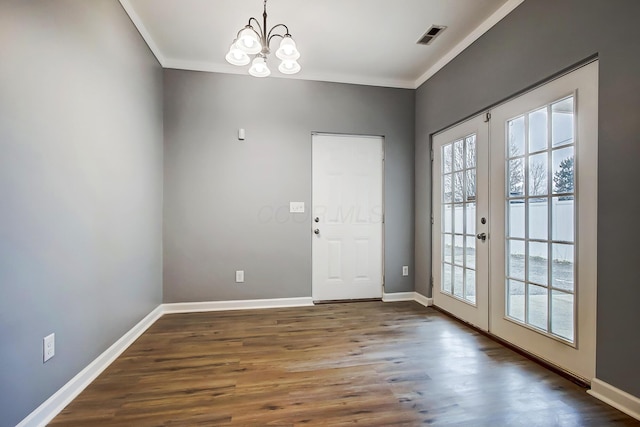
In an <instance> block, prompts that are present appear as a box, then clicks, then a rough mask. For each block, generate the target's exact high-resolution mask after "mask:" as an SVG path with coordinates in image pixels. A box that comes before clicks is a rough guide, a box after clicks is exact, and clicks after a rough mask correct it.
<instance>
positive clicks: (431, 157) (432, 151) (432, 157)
mask: <svg viewBox="0 0 640 427" xmlns="http://www.w3.org/2000/svg"><path fill="white" fill-rule="evenodd" d="M431 161H432V162H433V150H431Z"/></svg>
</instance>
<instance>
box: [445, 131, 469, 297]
mask: <svg viewBox="0 0 640 427" xmlns="http://www.w3.org/2000/svg"><path fill="white" fill-rule="evenodd" d="M440 155H441V156H442V171H441V176H442V188H441V195H442V197H441V200H442V230H441V238H442V242H443V251H442V261H441V264H442V286H441V288H442V292H445V293H448V294H451V295H453V296H455V297H457V298H460V299H462V300H465V301H468V302H470V303H472V304H475V294H476V276H475V268H476V258H475V243H476V242H475V228H476V164H477V155H476V135H469V136H467V137H465V138H462V139H459V140H457V141H453V142H451V143H449V144H445V145H443V146H442V149H441V153H440Z"/></svg>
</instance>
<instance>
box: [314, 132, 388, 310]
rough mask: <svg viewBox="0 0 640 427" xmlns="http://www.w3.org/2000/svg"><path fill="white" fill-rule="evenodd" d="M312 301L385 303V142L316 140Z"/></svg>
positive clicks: (349, 138) (372, 139) (324, 136)
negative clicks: (383, 243)
mask: <svg viewBox="0 0 640 427" xmlns="http://www.w3.org/2000/svg"><path fill="white" fill-rule="evenodd" d="M312 155H313V167H312V169H313V220H312V227H313V228H312V232H313V233H314V234H313V247H312V251H313V255H312V259H313V261H312V271H313V273H312V275H313V284H312V288H313V291H312V292H313V299H314V300H316V301H323V300H324V301H326V300H344V299H361V298H362V299H364V298H380V297H382V277H383V271H382V270H383V251H382V231H383V218H384V216H383V213H384V212H383V203H382V202H383V197H382V188H383V178H382V176H383V139H382V138H381V137H366V136H349V135H327V134H315V135H313V138H312Z"/></svg>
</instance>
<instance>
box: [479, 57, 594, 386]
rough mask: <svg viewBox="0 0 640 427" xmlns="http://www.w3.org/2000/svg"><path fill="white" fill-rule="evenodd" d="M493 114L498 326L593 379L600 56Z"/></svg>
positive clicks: (500, 332)
mask: <svg viewBox="0 0 640 427" xmlns="http://www.w3.org/2000/svg"><path fill="white" fill-rule="evenodd" d="M491 114H492V117H491V131H490V134H491V154H490V156H491V157H490V161H491V189H490V197H491V218H490V225H491V266H490V271H491V285H492V287H491V317H490V330H491V332H492V333H493V334H495V335H497V336H499V337H501V338H503V339H505V340H507V341H509V342H511V343H513V344H515V345H517V346H518V347H521V348H523V349H525V350H527V351H528V352H530V353H532V354H535V355H537V356H539V357H541V358H543V359H545V360H547V361H549V362H551V363H552V364H555V365H557V366H559V367H561V368H563V369H565V370H567V371H569V372H572V373H573V374H575V375H577V376H579V377H582V378H584V379H586V380H591V379H592V378H594V377H595V337H596V263H597V257H596V234H597V229H596V226H597V168H598V162H597V152H598V148H597V135H598V129H597V124H598V65H597V62H595V63H591V64H590V65H587V66H585V67H582V68H580V69H578V70H576V71H574V72H572V73H570V74H567V75H566V76H564V77H561V78H559V79H556V80H554V81H552V82H550V83H548V84H545V85H544V86H542V87H540V88H538V89H535V90H533V91H531V92H528V93H526V94H525V95H522V96H520V97H518V98H516V99H514V100H512V101H509V102H507V103H505V104H503V105H501V106H499V107H497V108H496V109H494V110H493V111H492V112H491Z"/></svg>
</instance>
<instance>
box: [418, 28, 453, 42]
mask: <svg viewBox="0 0 640 427" xmlns="http://www.w3.org/2000/svg"><path fill="white" fill-rule="evenodd" d="M446 28H447V27H446V26H445V25H432V26H431V28H429V29H428V30H427V32H426V33H424V35H423V36H422V37H420V40H418V41H417V42H416V43H418V44H425V45H427V44H431V43H432V42H433V39H435V38H436V37H438V36H439V35H440V34H442V32H443V31H444V30H445V29H446Z"/></svg>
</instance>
